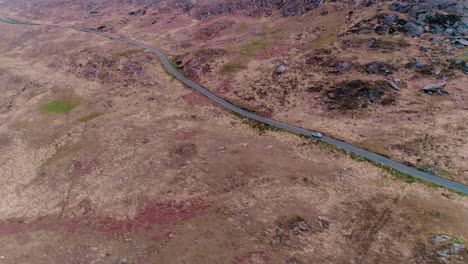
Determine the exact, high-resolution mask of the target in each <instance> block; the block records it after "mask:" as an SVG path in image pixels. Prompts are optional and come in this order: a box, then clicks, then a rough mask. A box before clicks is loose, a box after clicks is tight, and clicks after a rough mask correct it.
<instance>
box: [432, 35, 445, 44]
mask: <svg viewBox="0 0 468 264" xmlns="http://www.w3.org/2000/svg"><path fill="white" fill-rule="evenodd" d="M443 41H444V40H443V39H442V38H439V37H434V38H432V39H431V42H432V44H440V43H442V42H443Z"/></svg>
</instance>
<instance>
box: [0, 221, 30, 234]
mask: <svg viewBox="0 0 468 264" xmlns="http://www.w3.org/2000/svg"><path fill="white" fill-rule="evenodd" d="M26 227H27V226H26V224H22V223H0V237H1V236H7V235H12V234H17V233H20V232H22V231H24V230H25V229H26Z"/></svg>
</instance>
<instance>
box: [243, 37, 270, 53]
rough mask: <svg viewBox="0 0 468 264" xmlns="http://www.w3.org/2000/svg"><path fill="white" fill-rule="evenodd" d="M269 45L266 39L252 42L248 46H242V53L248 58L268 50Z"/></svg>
mask: <svg viewBox="0 0 468 264" xmlns="http://www.w3.org/2000/svg"><path fill="white" fill-rule="evenodd" d="M268 45H269V43H268V41H266V40H264V39H255V40H250V41H249V42H247V43H246V44H244V45H242V53H243V54H245V55H247V56H251V55H255V54H257V53H258V52H260V51H261V50H263V49H266V48H267V47H268Z"/></svg>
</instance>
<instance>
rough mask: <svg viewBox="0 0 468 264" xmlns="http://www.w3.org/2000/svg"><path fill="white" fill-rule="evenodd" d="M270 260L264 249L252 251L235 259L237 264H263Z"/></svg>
mask: <svg viewBox="0 0 468 264" xmlns="http://www.w3.org/2000/svg"><path fill="white" fill-rule="evenodd" d="M269 261H270V256H269V255H268V254H267V253H266V252H264V251H252V252H249V253H247V254H245V255H243V256H239V257H236V258H235V259H234V263H235V264H263V263H268V262H269Z"/></svg>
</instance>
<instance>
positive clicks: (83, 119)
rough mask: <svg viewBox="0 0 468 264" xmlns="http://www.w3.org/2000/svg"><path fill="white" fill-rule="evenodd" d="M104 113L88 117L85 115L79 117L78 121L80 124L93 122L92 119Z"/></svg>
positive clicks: (92, 114)
mask: <svg viewBox="0 0 468 264" xmlns="http://www.w3.org/2000/svg"><path fill="white" fill-rule="evenodd" d="M103 114H104V113H102V112H93V113H91V114H88V115H85V116H82V117H80V119H78V121H80V122H88V121H91V120H93V119H94V118H96V117H99V116H101V115H103Z"/></svg>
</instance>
